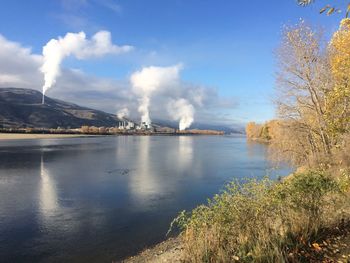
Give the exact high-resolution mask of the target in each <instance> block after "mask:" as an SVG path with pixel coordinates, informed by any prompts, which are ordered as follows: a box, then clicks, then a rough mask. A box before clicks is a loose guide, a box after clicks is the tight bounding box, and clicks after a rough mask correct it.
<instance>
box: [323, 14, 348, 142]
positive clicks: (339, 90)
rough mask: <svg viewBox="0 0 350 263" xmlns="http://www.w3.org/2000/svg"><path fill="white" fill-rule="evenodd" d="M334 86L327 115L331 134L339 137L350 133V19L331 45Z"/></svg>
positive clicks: (343, 24) (330, 55)
mask: <svg viewBox="0 0 350 263" xmlns="http://www.w3.org/2000/svg"><path fill="white" fill-rule="evenodd" d="M329 60H330V68H331V73H332V77H333V81H334V86H333V89H332V90H331V92H330V93H329V96H328V97H329V98H328V105H327V114H328V121H329V124H330V132H331V133H332V134H334V136H339V135H341V134H344V133H346V132H349V131H350V19H349V18H346V19H343V20H342V21H341V23H340V28H339V30H338V31H337V32H335V33H334V35H333V37H332V40H331V42H330V45H329Z"/></svg>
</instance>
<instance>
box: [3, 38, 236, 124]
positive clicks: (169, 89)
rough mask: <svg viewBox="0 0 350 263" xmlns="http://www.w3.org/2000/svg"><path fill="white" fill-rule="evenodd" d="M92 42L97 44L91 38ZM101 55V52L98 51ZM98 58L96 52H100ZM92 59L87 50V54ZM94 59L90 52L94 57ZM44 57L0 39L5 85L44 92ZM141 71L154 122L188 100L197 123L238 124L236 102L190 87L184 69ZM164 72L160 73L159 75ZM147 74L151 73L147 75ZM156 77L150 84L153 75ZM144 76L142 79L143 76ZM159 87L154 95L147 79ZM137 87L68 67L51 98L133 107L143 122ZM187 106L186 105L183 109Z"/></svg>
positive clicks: (111, 107) (103, 106)
mask: <svg viewBox="0 0 350 263" xmlns="http://www.w3.org/2000/svg"><path fill="white" fill-rule="evenodd" d="M91 41H92V40H91ZM97 53H98V52H97ZM94 54H95V53H94ZM85 55H87V54H86V53H84V52H83V56H85ZM89 55H90V54H89ZM42 63H43V57H42V56H41V55H38V54H33V53H32V51H31V49H30V48H28V47H24V46H22V45H21V44H19V43H16V42H12V41H9V40H7V39H6V38H4V37H3V36H1V35H0V87H18V88H30V89H36V90H39V91H40V90H41V86H42V85H43V74H42V73H41V72H40V71H39V68H40V67H41V65H42ZM146 68H147V70H146V69H141V70H139V71H137V72H135V74H136V73H138V74H136V75H134V76H138V77H137V78H136V77H135V79H134V81H135V83H134V84H136V86H137V88H136V94H141V93H137V92H138V91H143V92H145V93H146V94H148V95H150V98H151V104H150V106H149V112H150V113H151V115H152V118H154V119H170V118H171V115H170V114H169V111H168V110H169V109H168V105H169V103H170V102H171V101H178V100H180V99H185V100H186V101H187V102H188V103H189V104H191V105H192V106H193V108H194V110H195V113H196V114H195V117H196V118H195V121H196V122H204V121H205V122H216V123H219V122H220V121H221V120H222V121H223V122H225V123H229V122H230V121H231V122H234V120H232V118H231V119H230V116H228V115H225V114H226V113H225V114H224V113H222V111H224V112H227V110H231V109H233V108H236V107H237V102H236V100H235V99H234V98H223V97H221V96H219V93H218V91H217V90H216V89H214V88H207V87H204V86H199V85H194V84H191V83H186V82H184V81H183V80H182V79H181V74H180V73H181V68H182V66H181V65H174V66H170V67H146ZM116 70H117V69H116ZM156 72H158V73H156ZM146 73H147V74H146ZM149 75H151V76H152V75H153V77H152V79H148V80H147V76H149ZM141 76H142V77H141ZM141 79H143V80H146V82H145V83H147V85H155V86H156V87H158V88H156V89H155V90H154V88H151V90H152V92H151V93H149V91H148V89H147V87H146V88H145V87H144V86H143V84H142V81H141ZM136 94H135V85H134V86H133V85H131V83H130V80H129V79H127V78H125V79H124V80H116V79H111V78H101V77H97V76H94V75H88V74H86V73H84V72H83V71H81V70H79V69H66V68H63V69H62V71H61V75H60V76H59V77H58V78H57V83H56V88H55V89H52V90H50V91H49V92H48V94H47V95H48V96H50V97H53V98H57V99H61V100H65V101H69V102H73V103H77V104H80V105H82V106H86V107H91V108H95V109H99V110H103V111H107V112H110V113H115V112H118V111H119V110H121V109H123V108H127V109H128V110H129V113H130V116H129V117H130V118H132V119H134V120H135V121H137V120H139V118H140V114H139V112H138V108H139V99H140V97H141V95H139V96H138V95H136ZM178 108H181V107H178ZM177 119H178V120H180V119H181V118H180V117H179V118H177Z"/></svg>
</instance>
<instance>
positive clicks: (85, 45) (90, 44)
mask: <svg viewBox="0 0 350 263" xmlns="http://www.w3.org/2000/svg"><path fill="white" fill-rule="evenodd" d="M130 50H132V47H131V46H117V45H114V44H112V40H111V33H110V32H108V31H99V32H97V33H96V34H95V35H93V37H92V38H91V40H89V39H87V38H86V35H85V33H84V32H80V33H67V34H66V35H65V36H64V37H63V38H62V37H59V38H58V39H51V40H50V41H49V42H48V43H47V44H46V45H45V46H44V47H43V57H44V63H43V65H42V67H41V71H42V72H43V73H44V80H45V84H44V86H43V93H44V94H45V93H46V91H47V90H48V89H49V88H51V87H52V86H53V85H55V83H56V79H57V77H58V76H59V75H60V74H61V64H62V61H63V60H64V59H65V58H66V57H68V56H71V55H73V56H75V57H77V58H78V59H88V58H92V57H101V56H104V55H106V54H119V53H124V52H128V51H130Z"/></svg>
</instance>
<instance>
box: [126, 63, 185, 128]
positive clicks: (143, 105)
mask: <svg viewBox="0 0 350 263" xmlns="http://www.w3.org/2000/svg"><path fill="white" fill-rule="evenodd" d="M181 68H182V66H181V65H175V66H171V67H154V66H151V67H145V68H143V69H141V70H140V71H136V72H135V73H134V74H132V75H131V78H130V82H131V85H132V88H133V92H134V93H135V94H136V95H137V96H139V103H140V105H139V108H138V111H139V112H140V113H141V122H145V123H146V124H147V125H149V124H151V118H150V113H149V107H150V103H151V97H152V95H153V94H154V93H156V92H158V91H160V90H161V89H163V88H165V87H167V86H168V87H169V86H173V85H175V84H176V83H178V81H179V72H180V70H181Z"/></svg>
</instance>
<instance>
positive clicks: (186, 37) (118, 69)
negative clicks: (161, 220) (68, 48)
mask: <svg viewBox="0 0 350 263" xmlns="http://www.w3.org/2000/svg"><path fill="white" fill-rule="evenodd" d="M319 8H320V5H317V4H316V5H314V6H312V7H308V8H301V7H299V6H297V4H296V2H295V1H294V0H283V1H280V0H278V1H277V0H271V1H261V0H252V1H229V0H226V1H224V0H217V1H214V0H211V1H209V0H201V1H199V0H172V1H171V0H147V1H142V0H31V1H23V0H2V1H1V8H0V34H1V35H2V36H3V37H5V38H6V39H7V40H9V41H14V42H17V43H20V44H21V45H22V46H23V47H31V48H32V53H34V54H41V52H42V47H43V46H44V45H45V44H46V43H47V42H48V40H50V39H52V38H57V37H58V36H64V35H65V34H66V33H67V32H79V31H84V32H85V33H86V34H87V35H88V36H91V35H93V34H94V33H96V32H97V31H99V30H108V31H110V32H111V34H112V38H113V42H115V43H117V44H118V45H132V46H134V47H135V49H134V51H133V52H130V53H128V54H122V55H120V56H117V57H113V56H107V57H105V58H103V59H96V60H89V61H84V62H82V61H79V60H76V59H74V58H69V59H67V60H65V61H64V64H63V66H64V67H65V68H79V69H80V70H82V71H83V72H85V73H86V74H90V75H93V76H96V77H101V78H110V79H115V80H118V81H121V82H123V81H126V80H127V79H128V77H129V76H130V75H131V74H132V73H133V72H134V71H136V70H138V69H140V68H141V67H147V66H170V65H174V64H177V63H182V64H183V70H182V72H181V79H182V80H183V81H185V82H188V83H193V84H195V85H202V86H205V87H208V88H211V89H215V90H216V91H217V93H218V96H220V97H222V98H232V99H233V100H235V101H236V103H235V104H234V103H233V104H234V106H232V107H231V108H229V107H227V108H223V109H218V108H217V109H212V111H213V112H215V111H220V114H221V116H226V117H227V118H229V119H230V120H232V121H235V122H238V123H244V122H247V121H250V120H252V121H258V122H262V121H265V120H268V119H271V118H273V117H274V109H273V105H272V103H271V100H272V99H273V92H274V72H275V70H276V69H275V61H274V56H273V51H274V49H275V48H276V47H277V46H278V44H279V41H280V37H281V31H282V27H283V25H290V24H295V23H297V22H298V21H299V19H300V18H304V19H305V20H306V21H307V22H309V23H311V24H313V25H316V26H320V27H324V28H326V29H327V32H332V31H334V30H336V28H337V23H338V22H339V20H340V19H341V16H340V15H335V16H332V17H326V16H323V15H322V16H321V15H319V14H318V10H319Z"/></svg>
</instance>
